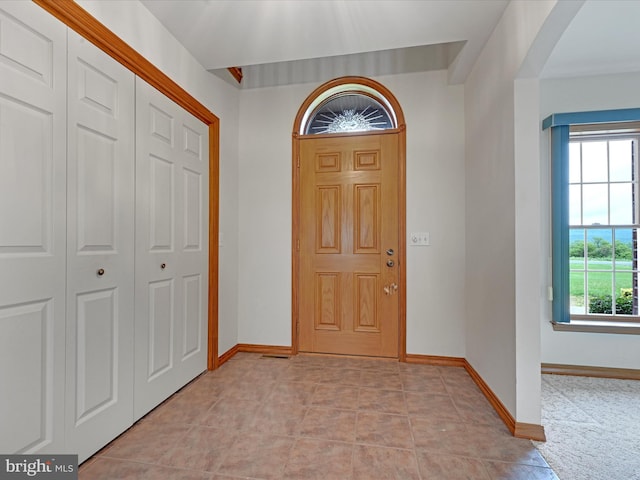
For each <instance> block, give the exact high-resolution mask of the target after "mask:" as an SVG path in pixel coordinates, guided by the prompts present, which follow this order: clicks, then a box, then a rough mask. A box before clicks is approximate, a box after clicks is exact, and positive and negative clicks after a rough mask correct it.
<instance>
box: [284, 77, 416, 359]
mask: <svg viewBox="0 0 640 480" xmlns="http://www.w3.org/2000/svg"><path fill="white" fill-rule="evenodd" d="M345 84H356V85H363V86H365V87H369V88H373V89H374V90H376V91H378V92H379V93H380V94H381V95H382V96H383V97H384V98H385V99H386V100H387V101H388V102H389V104H390V105H391V107H392V108H393V110H394V113H395V115H396V121H397V126H396V128H395V129H392V130H385V131H384V133H395V134H396V135H398V183H399V184H398V230H399V231H398V244H399V245H398V250H399V251H398V257H397V258H398V263H399V272H398V274H399V278H398V284H399V287H400V288H399V291H398V294H399V299H398V359H399V360H400V361H401V362H404V361H406V359H407V314H406V307H407V305H406V304H407V294H406V290H407V271H406V256H407V255H406V245H407V238H406V208H407V207H406V196H407V195H406V148H407V139H406V124H405V120H404V114H403V112H402V108H401V107H400V103H399V102H398V100H397V99H396V97H395V96H394V95H393V93H391V91H390V90H388V89H387V88H386V87H385V86H384V85H382V84H380V83H378V82H376V81H375V80H371V79H369V78H365V77H341V78H336V79H334V80H331V81H329V82H326V83H324V84H322V85H320V86H319V87H318V88H316V89H315V90H314V91H313V92H311V94H310V95H309V96H308V97H307V98H306V100H305V101H304V102H303V103H302V105H301V106H300V109H299V110H298V113H297V115H296V118H295V120H294V124H293V133H292V169H291V170H292V213H291V223H292V226H291V227H292V228H291V232H292V238H291V353H292V354H293V355H296V354H297V353H298V342H299V312H300V309H299V301H300V297H299V289H300V243H299V242H300V210H301V207H300V200H301V198H300V168H299V167H300V139H301V138H304V137H308V136H313V138H319V137H321V136H320V135H303V134H302V133H301V132H300V127H301V123H302V119H303V117H304V115H305V113H306V112H307V110H308V109H309V107H310V106H311V104H312V103H313V101H314V100H315V99H316V98H317V97H318V96H320V95H322V94H323V93H324V92H325V91H327V90H329V89H331V88H334V87H338V86H340V85H345ZM375 134H376V133H375V132H373V133H359V134H354V135H375ZM338 135H340V136H344V135H347V134H338ZM334 136H336V134H325V135H322V137H327V138H330V137H334Z"/></svg>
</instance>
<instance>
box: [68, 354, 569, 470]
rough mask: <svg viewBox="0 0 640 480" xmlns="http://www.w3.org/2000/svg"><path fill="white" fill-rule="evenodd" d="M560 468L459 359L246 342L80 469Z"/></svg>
mask: <svg viewBox="0 0 640 480" xmlns="http://www.w3.org/2000/svg"><path fill="white" fill-rule="evenodd" d="M240 478H243V479H267V480H271V479H273V480H276V479H283V480H294V479H295V480H311V479H318V480H320V479H322V480H378V479H380V480H386V479H398V480H405V479H406V480H414V479H415V480H458V479H468V480H490V479H496V480H497V479H500V480H524V479H526V480H541V479H544V480H554V479H555V480H557V477H556V475H555V474H554V473H553V471H552V470H551V469H550V468H549V466H548V465H547V463H546V462H545V460H544V459H543V458H542V456H540V454H539V453H538V451H537V450H536V448H535V447H534V446H533V444H532V443H531V442H530V441H528V440H523V439H517V438H514V437H513V436H511V434H510V433H509V432H508V430H507V428H506V427H505V426H504V424H503V423H502V421H501V420H500V419H499V418H498V416H497V415H496V413H495V412H494V410H493V409H492V407H491V406H490V405H489V403H488V401H487V400H486V399H485V397H484V396H483V395H482V393H481V392H480V390H479V389H478V388H477V386H476V385H475V383H474V382H473V381H472V380H471V377H469V375H468V374H467V373H466V371H465V370H464V369H462V368H456V367H435V366H426V365H410V364H404V363H398V362H391V361H386V360H372V359H357V358H340V357H321V356H303V355H299V356H296V357H292V358H290V359H279V358H268V357H263V356H261V355H258V354H245V353H240V354H237V355H236V356H234V357H233V358H232V359H231V360H230V361H228V362H227V363H225V364H224V365H223V366H222V367H220V368H219V369H218V370H216V371H214V372H207V373H205V374H203V375H201V376H200V377H198V378H197V379H196V380H195V381H193V382H192V383H191V384H189V385H188V386H187V387H185V388H184V389H182V390H181V391H180V392H178V393H177V394H175V395H174V396H173V397H171V398H170V399H168V400H167V401H166V402H164V403H163V404H162V405H160V406H159V407H158V408H156V409H155V410H153V411H152V412H151V413H149V414H148V415H147V416H146V417H144V418H143V419H142V420H140V421H139V422H138V423H137V424H136V425H134V426H133V427H132V428H131V429H130V430H129V431H127V432H125V433H124V434H123V435H122V436H120V437H119V438H118V439H116V440H115V441H114V442H112V443H111V444H110V445H109V446H107V447H106V448H104V449H103V450H102V451H100V452H98V453H97V454H96V455H95V456H94V457H93V458H91V459H90V460H88V461H87V462H85V463H84V464H83V465H82V466H81V468H80V479H81V480H116V479H117V480H125V479H144V480H147V479H150V480H151V479H169V480H173V479H175V480H224V479H227V480H231V479H240Z"/></svg>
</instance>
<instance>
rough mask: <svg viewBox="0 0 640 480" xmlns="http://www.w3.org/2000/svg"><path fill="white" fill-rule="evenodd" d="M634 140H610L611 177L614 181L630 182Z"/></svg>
mask: <svg viewBox="0 0 640 480" xmlns="http://www.w3.org/2000/svg"><path fill="white" fill-rule="evenodd" d="M632 159H633V140H615V141H612V142H609V178H610V180H611V181H612V182H625V181H626V182H630V181H631V180H632V178H631V166H632Z"/></svg>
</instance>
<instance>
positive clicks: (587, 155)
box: [543, 109, 640, 333]
mask: <svg viewBox="0 0 640 480" xmlns="http://www.w3.org/2000/svg"><path fill="white" fill-rule="evenodd" d="M547 128H549V129H550V130H551V150H552V151H551V157H552V277H553V322H554V323H555V324H557V325H570V324H576V325H589V324H592V325H594V326H595V325H607V324H608V325H616V326H619V325H626V326H628V328H632V329H636V326H637V325H638V324H639V323H640V317H639V315H638V314H639V312H638V309H639V308H638V307H639V302H638V293H639V292H638V230H639V229H640V206H639V204H640V202H639V200H640V189H639V178H638V177H639V173H640V172H639V169H638V167H639V160H638V156H639V155H638V149H639V145H640V109H626V110H609V111H599V112H578V113H562V114H554V115H551V116H550V117H548V118H546V119H545V120H544V122H543V129H547ZM563 328H564V327H563ZM631 333H636V332H631Z"/></svg>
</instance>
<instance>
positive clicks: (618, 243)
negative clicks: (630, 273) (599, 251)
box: [614, 228, 633, 270]
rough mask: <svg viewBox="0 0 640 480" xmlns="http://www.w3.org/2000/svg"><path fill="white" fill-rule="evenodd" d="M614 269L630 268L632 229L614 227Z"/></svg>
mask: <svg viewBox="0 0 640 480" xmlns="http://www.w3.org/2000/svg"><path fill="white" fill-rule="evenodd" d="M615 233H616V239H615V242H614V243H615V255H616V270H631V268H632V261H633V237H632V235H633V230H632V229H631V228H616V232H615Z"/></svg>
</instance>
